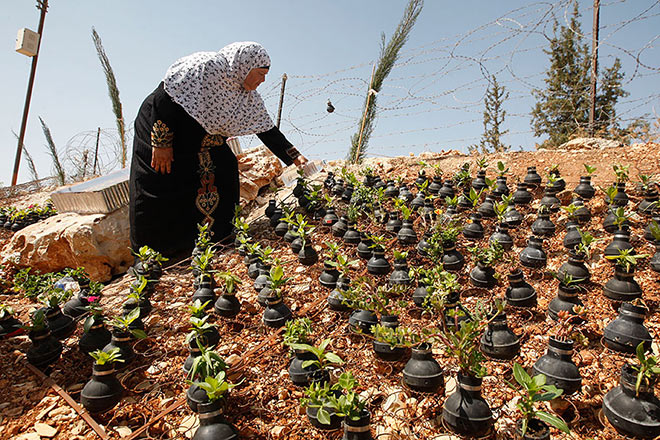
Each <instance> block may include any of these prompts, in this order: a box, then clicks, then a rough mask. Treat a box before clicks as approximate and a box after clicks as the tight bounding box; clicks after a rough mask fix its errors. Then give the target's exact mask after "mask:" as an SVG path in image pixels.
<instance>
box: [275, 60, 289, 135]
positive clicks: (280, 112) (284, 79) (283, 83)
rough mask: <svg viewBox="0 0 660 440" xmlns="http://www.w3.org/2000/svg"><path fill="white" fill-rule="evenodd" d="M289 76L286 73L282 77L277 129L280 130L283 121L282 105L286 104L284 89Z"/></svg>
mask: <svg viewBox="0 0 660 440" xmlns="http://www.w3.org/2000/svg"><path fill="white" fill-rule="evenodd" d="M286 80H287V76H286V73H285V74H283V75H282V89H280V105H279V107H278V109H277V124H275V125H276V126H277V128H280V121H281V120H282V105H283V104H284V87H286Z"/></svg>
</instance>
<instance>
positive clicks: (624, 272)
mask: <svg viewBox="0 0 660 440" xmlns="http://www.w3.org/2000/svg"><path fill="white" fill-rule="evenodd" d="M634 276H635V266H630V269H626V268H625V267H622V266H620V265H618V264H617V265H615V266H614V278H611V279H610V280H608V281H607V283H605V285H604V286H603V293H604V294H605V296H606V297H607V298H609V299H611V300H612V301H624V302H630V301H632V300H634V299H637V298H641V297H642V288H641V287H639V284H638V283H637V281H635V278H634Z"/></svg>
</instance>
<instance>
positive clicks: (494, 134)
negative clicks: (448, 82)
mask: <svg viewBox="0 0 660 440" xmlns="http://www.w3.org/2000/svg"><path fill="white" fill-rule="evenodd" d="M505 89H506V88H505V87H504V86H500V84H499V83H498V82H497V78H496V77H495V75H491V77H490V80H489V84H488V88H487V89H486V96H485V97H484V112H483V124H484V132H483V134H482V135H481V140H480V141H479V145H474V146H471V147H468V149H469V150H470V151H477V150H478V151H479V152H480V153H498V152H504V151H509V149H510V148H511V147H509V146H508V145H505V144H503V143H502V136H504V135H506V134H507V133H508V132H509V130H502V124H503V123H504V118H505V116H506V110H504V109H503V108H502V107H503V105H504V101H505V100H507V99H508V98H509V92H506V91H505Z"/></svg>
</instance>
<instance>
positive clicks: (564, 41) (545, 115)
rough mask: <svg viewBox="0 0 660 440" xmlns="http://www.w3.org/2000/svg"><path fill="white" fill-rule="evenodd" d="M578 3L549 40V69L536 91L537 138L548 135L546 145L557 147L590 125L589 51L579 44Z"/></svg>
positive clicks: (533, 117) (580, 42) (534, 115)
mask: <svg viewBox="0 0 660 440" xmlns="http://www.w3.org/2000/svg"><path fill="white" fill-rule="evenodd" d="M579 17H580V13H579V11H578V5H577V2H576V3H574V7H573V15H572V16H571V19H570V22H569V25H568V26H561V28H560V29H559V36H557V26H558V23H557V22H556V21H555V25H554V34H555V37H553V38H552V39H551V40H550V50H544V52H545V53H546V54H548V55H549V56H550V68H549V69H548V71H547V76H546V79H545V83H546V89H545V90H535V91H534V95H535V96H536V97H537V100H538V102H537V103H536V106H535V107H534V109H533V110H532V125H533V127H534V134H535V135H536V136H542V135H548V136H549V139H548V143H550V144H551V145H554V146H557V145H560V144H562V143H564V142H566V141H567V140H568V139H569V137H570V135H571V134H573V133H575V132H577V131H578V130H581V129H586V127H587V125H588V123H589V68H590V58H589V49H588V47H587V45H586V44H583V43H582V37H581V35H582V31H581V29H580V22H579Z"/></svg>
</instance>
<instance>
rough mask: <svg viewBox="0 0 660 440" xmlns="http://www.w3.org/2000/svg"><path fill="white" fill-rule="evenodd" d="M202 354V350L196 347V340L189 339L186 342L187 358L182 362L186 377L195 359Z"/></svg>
mask: <svg viewBox="0 0 660 440" xmlns="http://www.w3.org/2000/svg"><path fill="white" fill-rule="evenodd" d="M201 354H202V350H200V349H199V347H198V346H197V339H196V338H191V339H190V340H189V341H188V357H187V358H186V360H185V361H183V367H182V368H183V372H184V373H185V374H186V376H187V375H188V373H190V369H191V368H192V365H193V363H194V362H195V359H197V358H198V357H199V356H200V355H201Z"/></svg>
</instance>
